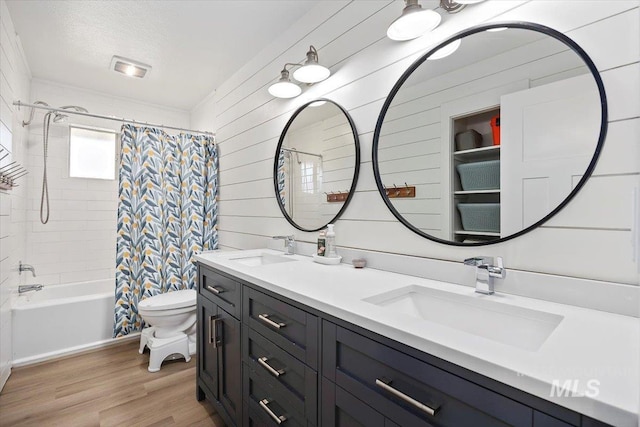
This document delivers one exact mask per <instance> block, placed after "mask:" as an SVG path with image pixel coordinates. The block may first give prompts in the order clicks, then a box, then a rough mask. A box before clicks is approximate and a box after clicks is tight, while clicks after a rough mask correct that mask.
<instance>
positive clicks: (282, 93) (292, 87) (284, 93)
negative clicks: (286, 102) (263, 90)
mask: <svg viewBox="0 0 640 427" xmlns="http://www.w3.org/2000/svg"><path fill="white" fill-rule="evenodd" d="M269 93H270V94H271V95H272V96H275V97H276V98H295V97H296V96H298V95H300V94H301V93H302V89H300V86H298V85H297V84H295V83H291V82H286V81H279V82H277V83H274V84H272V85H271V86H269Z"/></svg>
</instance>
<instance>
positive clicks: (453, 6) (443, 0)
mask: <svg viewBox="0 0 640 427" xmlns="http://www.w3.org/2000/svg"><path fill="white" fill-rule="evenodd" d="M482 1H484V0H440V7H441V8H442V9H443V10H444V11H446V12H448V13H457V12H460V11H461V10H462V9H464V8H465V6H466V5H468V4H474V3H480V2H482ZM404 2H405V6H404V9H402V14H401V15H400V17H399V18H398V19H396V20H395V21H393V22H392V23H391V25H389V28H388V29H387V37H389V38H390V39H391V40H399V41H404V40H413V39H416V38H418V37H420V36H421V35H423V34H426V33H428V32H429V31H433V30H434V29H435V28H436V27H437V26H438V25H439V24H440V21H441V20H442V17H441V16H440V14H439V13H438V12H436V11H435V10H431V9H422V6H420V4H419V3H418V0H404Z"/></svg>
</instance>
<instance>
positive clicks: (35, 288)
mask: <svg viewBox="0 0 640 427" xmlns="http://www.w3.org/2000/svg"><path fill="white" fill-rule="evenodd" d="M42 288H44V285H20V286H18V293H19V294H23V293H25V292H29V291H41V290H42Z"/></svg>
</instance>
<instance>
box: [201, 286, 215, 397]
mask: <svg viewBox="0 0 640 427" xmlns="http://www.w3.org/2000/svg"><path fill="white" fill-rule="evenodd" d="M217 317H218V307H217V306H216V305H215V304H214V303H212V302H211V301H209V300H207V299H206V298H198V341H197V346H198V347H197V353H198V380H199V382H201V383H203V385H204V386H205V387H206V388H207V389H208V392H209V393H211V394H212V395H213V398H214V399H216V400H218V372H219V369H218V348H217V343H216V330H215V329H216V325H217V323H216V319H217Z"/></svg>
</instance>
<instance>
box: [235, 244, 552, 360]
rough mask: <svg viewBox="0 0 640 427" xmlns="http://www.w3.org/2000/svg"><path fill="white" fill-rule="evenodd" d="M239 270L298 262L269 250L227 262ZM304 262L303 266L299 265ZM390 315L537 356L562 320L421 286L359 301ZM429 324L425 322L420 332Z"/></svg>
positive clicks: (519, 308)
mask: <svg viewBox="0 0 640 427" xmlns="http://www.w3.org/2000/svg"><path fill="white" fill-rule="evenodd" d="M227 259H228V260H229V261H232V262H236V263H238V264H241V265H243V266H249V267H256V266H262V265H271V264H280V263H290V262H297V261H299V259H297V258H294V257H292V256H290V255H282V254H278V253H272V252H268V251H258V252H257V253H256V252H255V251H254V252H250V253H248V254H242V255H233V256H231V257H229V258H227ZM302 262H307V260H303V261H302ZM362 301H365V302H368V303H371V304H374V305H377V306H379V307H382V308H383V309H384V310H385V311H388V312H389V313H402V314H403V316H409V317H413V318H414V319H416V320H417V321H426V322H433V323H437V324H439V325H443V326H446V327H449V328H453V329H456V330H458V331H462V332H465V333H469V334H472V335H474V336H481V337H483V338H486V339H489V340H494V341H497V342H500V343H503V344H506V345H510V346H513V347H517V348H521V349H524V350H530V351H535V350H537V349H539V348H540V346H541V345H542V343H544V341H545V340H546V339H547V338H548V337H549V335H551V333H552V332H553V331H554V330H555V329H556V327H557V326H558V325H559V324H560V322H561V321H562V318H563V316H561V315H557V314H552V313H547V312H544V311H539V310H532V309H528V308H524V307H518V306H514V305H509V304H501V303H498V302H494V301H492V300H491V299H490V298H486V297H485V298H482V297H481V296H475V295H474V294H473V293H472V291H471V290H469V295H462V294H457V293H453V292H448V291H446V290H438V289H432V288H429V287H426V286H421V285H413V284H412V285H409V286H403V287H401V288H398V289H394V290H392V291H388V292H383V293H381V294H377V295H373V296H371V297H367V298H364V299H362ZM428 326H429V324H428V323H425V324H424V327H425V328H426V327H428Z"/></svg>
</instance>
